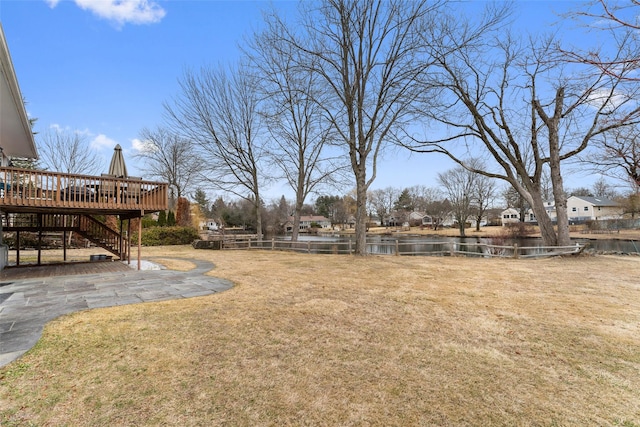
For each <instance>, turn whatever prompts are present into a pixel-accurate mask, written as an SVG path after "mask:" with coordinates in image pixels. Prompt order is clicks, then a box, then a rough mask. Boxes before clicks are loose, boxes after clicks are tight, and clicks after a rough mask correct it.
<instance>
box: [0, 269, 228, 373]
mask: <svg viewBox="0 0 640 427" xmlns="http://www.w3.org/2000/svg"><path fill="white" fill-rule="evenodd" d="M189 261H191V262H193V263H194V264H196V268H194V269H193V270H190V271H187V272H179V271H171V270H153V271H148V270H145V271H138V270H133V269H131V268H129V267H128V266H126V265H125V266H124V269H123V268H121V266H119V265H115V264H121V263H109V264H114V265H112V266H109V265H106V264H103V263H93V264H95V265H94V267H95V268H94V269H92V265H91V263H87V264H88V265H78V266H68V268H67V269H66V270H65V268H64V267H59V266H58V267H55V270H49V271H47V270H46V269H47V268H48V267H42V268H41V267H36V268H34V269H32V270H33V271H32V274H31V277H29V272H28V271H27V270H28V269H22V270H21V271H14V270H13V269H10V270H5V271H3V272H2V274H1V275H0V367H1V366H4V365H6V364H8V363H10V362H12V361H14V360H16V359H18V358H19V357H20V356H22V355H23V354H24V353H25V352H27V351H28V350H29V349H31V348H32V347H33V346H34V345H35V344H36V342H37V341H38V340H39V339H40V336H41V335H42V330H43V328H44V325H45V324H46V323H47V322H49V321H51V320H53V319H55V318H57V317H59V316H61V315H63V314H68V313H73V312H75V311H80V310H86V309H92V308H104V307H114V306H118V305H126V304H135V303H140V302H152V301H166V300H170V299H180V298H190V297H194V296H204V295H210V294H213V293H216V292H222V291H225V290H227V289H229V288H231V287H232V284H231V282H229V281H227V280H224V279H218V278H215V277H211V276H205V273H206V272H208V271H209V270H211V269H212V268H213V264H211V263H209V262H206V261H199V260H192V259H190V260H189ZM122 265H123V264H122ZM16 270H20V269H16ZM78 272H79V273H80V274H77V273H78ZM65 273H67V274H68V273H72V274H73V273H76V274H73V275H59V274H65ZM96 273H97V274H96ZM46 274H58V275H54V276H50V277H34V276H43V275H46Z"/></svg>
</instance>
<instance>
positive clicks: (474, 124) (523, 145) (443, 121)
mask: <svg viewBox="0 0 640 427" xmlns="http://www.w3.org/2000/svg"><path fill="white" fill-rule="evenodd" d="M443 22H444V25H450V24H448V23H447V21H446V20H443ZM449 28H450V29H451V34H453V35H457V36H452V37H451V38H449V39H448V43H447V46H445V47H442V46H438V45H433V50H434V53H433V54H434V56H436V57H438V54H437V51H439V50H442V51H443V52H444V53H443V54H442V55H440V56H439V57H438V65H439V71H440V72H439V73H435V72H434V73H431V75H430V76H429V81H428V84H429V87H431V88H435V90H437V92H438V94H439V95H440V96H441V97H442V100H443V104H442V107H441V108H432V109H431V110H429V111H425V112H424V113H425V117H428V118H429V119H431V120H432V122H433V123H439V124H440V125H442V127H443V129H445V132H446V136H445V137H441V138H430V139H428V140H427V141H425V144H424V145H422V147H421V148H420V149H419V151H427V152H440V153H444V154H446V155H448V156H449V157H450V158H451V159H453V160H454V161H456V162H457V163H458V164H460V165H462V166H464V167H466V168H468V169H469V170H472V171H474V172H477V173H481V174H484V175H485V176H488V177H491V178H498V179H502V180H505V181H507V182H508V183H509V184H510V185H511V186H513V187H514V188H515V189H516V190H517V191H518V193H519V194H521V195H522V197H523V198H524V199H525V200H526V201H527V202H528V203H529V205H530V206H531V207H532V209H533V211H534V213H535V216H536V218H537V220H538V224H539V226H540V232H541V236H542V238H543V240H544V242H545V244H546V245H548V246H553V245H561V246H564V245H568V244H569V243H570V239H569V224H568V216H567V214H566V196H565V193H564V189H563V182H562V174H561V167H560V166H561V163H563V162H565V161H567V160H568V159H571V158H573V157H575V156H576V155H577V154H579V153H580V152H582V151H583V150H585V148H586V147H587V145H588V144H589V143H590V142H591V141H592V140H594V139H595V138H597V137H599V136H600V135H602V134H604V133H606V132H608V131H610V130H611V129H614V128H617V127H621V126H624V125H626V124H627V123H629V122H630V121H633V120H635V119H636V118H637V117H638V113H639V112H640V110H639V109H638V104H637V102H636V101H635V99H637V92H638V88H637V87H632V85H629V84H627V83H628V82H625V79H624V78H623V76H612V75H610V74H608V73H605V72H600V71H597V70H596V71H594V69H593V67H590V66H587V67H586V69H584V68H582V69H579V68H580V67H579V66H578V65H576V64H573V66H572V67H571V68H570V69H569V70H566V69H565V66H566V65H567V64H566V62H565V61H563V59H562V58H561V57H558V55H556V54H555V53H556V51H555V49H554V48H553V46H554V45H555V44H554V41H553V40H545V41H542V42H536V41H532V42H531V43H530V45H528V46H525V47H522V46H520V44H519V43H518V42H517V41H516V40H514V39H513V38H512V37H509V36H505V35H504V34H503V35H501V36H500V37H495V38H494V37H493V36H492V35H490V34H488V35H482V34H478V36H477V37H476V38H474V43H467V44H466V45H464V46H460V48H459V49H455V50H454V51H453V52H452V51H451V47H450V46H449V44H450V43H455V42H456V40H469V29H468V28H466V27H462V28H461V30H456V29H455V28H454V27H453V26H450V27H449ZM458 31H461V33H459V32H458ZM474 32H475V31H474ZM474 32H472V33H474ZM475 33H477V32H475ZM432 39H433V37H432V36H428V38H427V39H426V42H428V41H429V40H432ZM630 72H632V69H631V68H627V69H625V70H621V74H623V75H627V74H628V73H630ZM523 111H526V112H527V114H523ZM484 156H486V157H487V158H490V159H491V160H492V162H491V163H488V166H487V167H486V168H483V169H479V168H474V167H473V165H471V164H469V163H468V162H466V161H465V160H464V159H465V158H469V157H484ZM545 169H548V170H549V172H550V177H551V182H552V191H553V198H554V202H555V207H556V212H557V220H558V227H557V232H556V230H555V229H554V224H553V223H552V221H551V219H550V217H549V215H548V213H547V211H546V209H545V203H544V200H543V196H542V176H543V172H544V170H545Z"/></svg>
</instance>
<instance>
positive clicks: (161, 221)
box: [158, 211, 167, 227]
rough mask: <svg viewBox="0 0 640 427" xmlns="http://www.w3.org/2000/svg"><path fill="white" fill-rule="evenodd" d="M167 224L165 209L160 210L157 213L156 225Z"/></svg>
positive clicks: (162, 225)
mask: <svg viewBox="0 0 640 427" xmlns="http://www.w3.org/2000/svg"><path fill="white" fill-rule="evenodd" d="M166 225H167V211H160V213H159V214H158V226H159V227H164V226H166Z"/></svg>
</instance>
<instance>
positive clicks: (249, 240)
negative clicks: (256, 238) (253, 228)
mask: <svg viewBox="0 0 640 427" xmlns="http://www.w3.org/2000/svg"><path fill="white" fill-rule="evenodd" d="M247 249H251V237H249V238H248V239H247Z"/></svg>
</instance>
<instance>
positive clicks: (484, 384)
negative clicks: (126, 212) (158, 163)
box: [0, 247, 640, 426]
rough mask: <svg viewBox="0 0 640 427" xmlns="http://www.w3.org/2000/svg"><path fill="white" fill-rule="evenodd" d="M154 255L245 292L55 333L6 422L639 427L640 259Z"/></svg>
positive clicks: (125, 313)
mask: <svg viewBox="0 0 640 427" xmlns="http://www.w3.org/2000/svg"><path fill="white" fill-rule="evenodd" d="M144 253H145V257H147V256H157V257H163V258H165V259H169V258H175V257H184V258H187V259H193V258H202V259H208V260H210V261H213V262H214V263H215V265H216V268H215V270H214V271H212V272H211V274H213V275H215V276H218V277H224V278H228V279H231V280H232V281H234V282H235V284H236V286H235V287H234V288H233V289H231V290H229V291H226V292H224V293H221V294H218V295H212V296H208V297H200V298H192V299H186V300H179V301H168V302H162V303H153V304H138V305H131V306H125V307H117V308H109V309H100V310H91V311H86V312H81V313H75V314H72V315H68V316H65V317H62V318H60V319H58V320H56V321H54V322H52V323H50V324H49V325H48V326H47V327H46V329H45V332H44V334H43V337H42V339H41V340H40V342H39V343H38V345H37V346H36V347H35V348H34V349H33V350H32V351H30V352H29V353H27V354H26V355H25V356H23V357H22V358H21V359H19V360H18V361H16V362H14V363H13V364H11V365H9V366H7V367H5V368H3V369H1V370H0V425H2V426H5V425H7V426H12V425H38V426H48V425H51V426H54V425H55V426H60V425H69V426H85V425H86V426H89V425H95V426H101V425H114V426H118V425H136V426H138V425H185V426H191V425H193V426H195V425H220V426H257V425H260V426H271V425H278V426H281V425H284V426H286V425H331V426H335V425H341V426H348V425H357V426H362V425H375V426H377V425H380V426H409V425H411V426H413V425H416V426H417V425H443V426H448V425H450V426H461V425H462V426H486V425H504V426H515V425H517V426H552V425H560V426H578V425H580V426H582V425H604V426H607V425H610V426H640V394H639V393H638V390H640V258H638V257H611V256H598V257H579V258H562V259H560V258H554V259H543V260H511V259H510V260H497V259H492V260H486V259H467V258H450V257H445V258H434V257H424V258H423V257H392V256H387V257H375V256H371V257H365V258H356V257H351V256H339V255H306V254H290V253H279V252H268V251H254V252H247V251H237V252H232V251H222V252H221V251H204V250H203V251H196V250H193V249H191V248H190V247H178V248H171V249H167V248H145V250H144ZM167 263H168V262H167ZM174 266H175V267H178V268H181V269H186V268H189V266H190V265H189V263H175V265H174Z"/></svg>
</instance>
